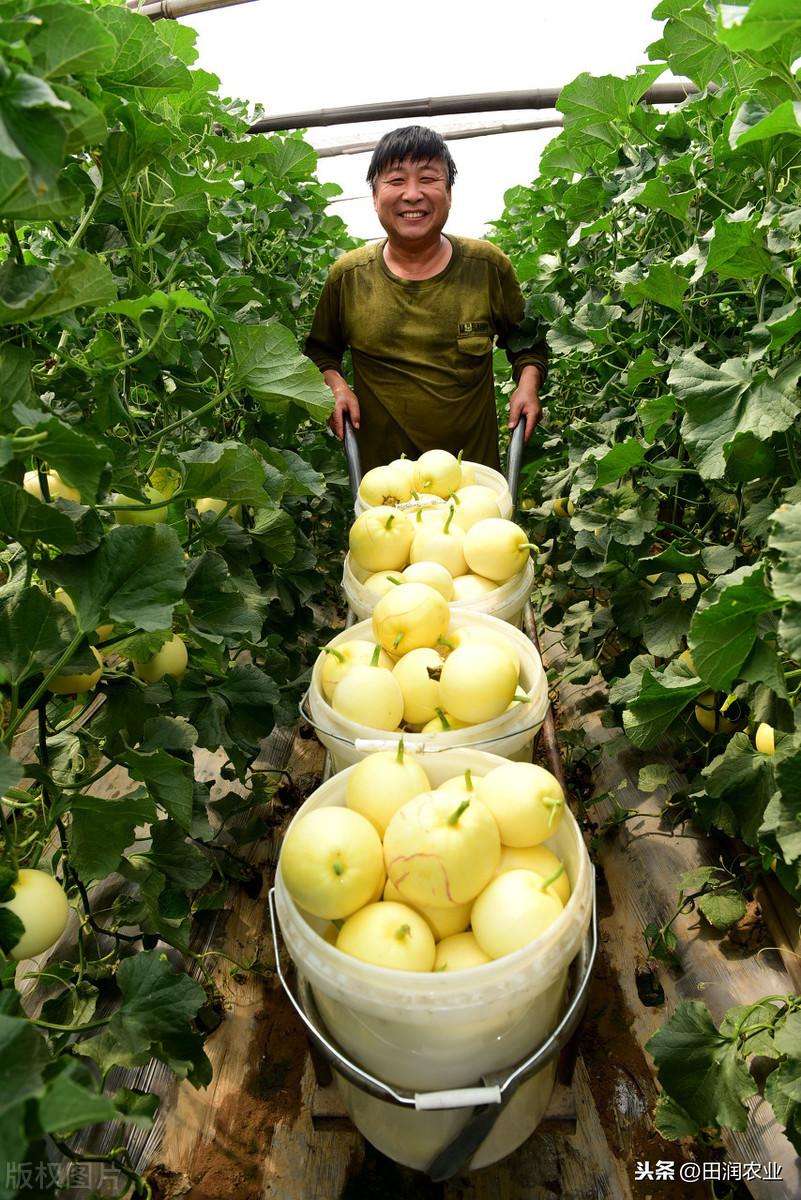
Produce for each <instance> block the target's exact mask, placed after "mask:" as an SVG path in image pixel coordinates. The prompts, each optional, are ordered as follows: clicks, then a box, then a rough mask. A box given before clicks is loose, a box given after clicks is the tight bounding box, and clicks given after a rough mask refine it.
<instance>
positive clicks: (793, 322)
mask: <svg viewBox="0 0 801 1200" xmlns="http://www.w3.org/2000/svg"><path fill="white" fill-rule="evenodd" d="M800 107H801V106H800ZM799 330H801V300H798V299H793V300H791V301H790V303H789V304H783V305H782V306H781V307H780V308H774V310H773V312H772V313H771V314H770V316H769V317H766V318H765V320H764V321H763V322H762V323H761V324H760V325H755V326H754V328H753V329H752V330H751V334H752V336H753V337H758V336H759V335H764V336H766V337H767V338H769V339H770V341H769V349H771V350H778V349H780V348H781V347H782V346H784V345H785V344H786V343H787V342H789V341H790V338H793V337H795V335H796V334H797V333H798V332H799Z"/></svg>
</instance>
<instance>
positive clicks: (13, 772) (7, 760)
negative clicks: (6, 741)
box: [0, 746, 25, 795]
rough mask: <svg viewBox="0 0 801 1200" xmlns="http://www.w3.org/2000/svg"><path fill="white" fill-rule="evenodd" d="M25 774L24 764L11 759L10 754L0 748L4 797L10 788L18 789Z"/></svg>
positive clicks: (0, 793) (0, 776) (1, 783)
mask: <svg viewBox="0 0 801 1200" xmlns="http://www.w3.org/2000/svg"><path fill="white" fill-rule="evenodd" d="M24 774H25V772H24V770H23V767H22V763H19V762H17V760H16V759H15V758H11V756H10V755H9V754H8V752H7V751H6V750H5V749H4V748H3V747H2V746H0V795H3V794H4V793H5V792H6V791H7V790H8V788H11V787H16V786H17V784H18V783H19V781H20V780H21V779H22V778H23V776H24Z"/></svg>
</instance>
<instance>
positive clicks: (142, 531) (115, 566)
mask: <svg viewBox="0 0 801 1200" xmlns="http://www.w3.org/2000/svg"><path fill="white" fill-rule="evenodd" d="M48 574H49V576H50V577H51V578H53V579H55V580H56V582H57V583H60V584H61V585H62V587H65V588H66V589H67V591H68V592H69V594H70V596H71V598H72V600H73V602H74V604H75V608H76V611H77V619H78V623H79V626H80V628H81V629H84V630H87V631H88V630H92V629H95V628H96V627H97V626H98V625H99V624H101V622H102V621H106V620H110V621H112V622H119V623H124V622H126V621H130V622H131V623H132V624H133V625H134V626H135V627H136V628H138V629H144V630H163V629H167V628H170V627H171V625H172V614H173V609H174V608H175V605H176V604H177V603H178V601H179V600H180V599H181V597H182V595H183V592H184V587H185V585H186V564H185V561H184V557H183V551H182V549H181V545H180V543H179V541H178V538H177V537H176V535H175V531H174V530H173V529H171V528H170V527H169V526H168V525H153V526H135V525H118V526H116V527H115V528H113V529H111V530H110V531H109V533H108V535H107V536H106V537H105V538H104V539H103V542H102V543H101V545H100V546H99V547H98V548H97V550H94V551H92V553H91V554H86V555H84V556H83V557H82V558H81V560H80V562H75V563H72V562H69V561H67V560H66V559H63V558H62V559H60V560H59V561H58V562H57V563H54V564H52V565H51V567H50V568H49V569H48Z"/></svg>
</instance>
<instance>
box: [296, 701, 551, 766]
mask: <svg viewBox="0 0 801 1200" xmlns="http://www.w3.org/2000/svg"><path fill="white" fill-rule="evenodd" d="M308 700H309V693H308V692H304V694H303V696H302V697H301V699H300V703H299V704H298V712H299V713H300V716H301V718H302V719H303V720H304V721H305V722H306V724H307V725H311V727H312V729H314V730H315V731H316V732H318V733H324V734H325V736H326V737H328V738H334V740H335V741H337V742H342V744H343V745H345V746H352V747H353V748H354V749H355V750H357V751H359V752H365V753H372V752H373V751H375V750H397V748H398V742H397V741H393V739H392V738H355V739H353V738H346V737H343V736H342V734H341V733H334V731H333V730H332V729H326V727H325V725H321V724H320V723H319V722H318V721H316V720H315V719H314V717H313V716H312V714H311V712H310V710H309V707H308ZM533 703H534V701H533V699H532V698H531V696H529V698H528V700H526V701H525V704H529V705H532V704H533ZM521 707H524V704H523V702H522V701H521ZM541 726H542V721H533V722H532V724H531V725H530V726H528V727H527V728H525V729H518V730H515V732H516V733H527V732H528V730H529V729H540V728H541ZM452 732H453V731H452ZM415 736H417V735H416V734H415ZM509 736H510V735H509V734H508V733H500V734H498V735H497V736H496V737H491V738H487V739H486V740H485V741H482V742H481V743H480V745H481V746H482V747H483V746H491V745H492V744H493V742H502V741H504V740H505V739H506V738H508V737H509ZM404 746H405V749H406V751H407V753H409V754H441V753H442V751H443V750H456V749H461V747H456V746H443V745H440V744H437V743H436V742H415V743H413V744H412V743H409V742H404ZM469 748H470V747H468V749H469ZM474 748H475V749H478V746H476V747H474Z"/></svg>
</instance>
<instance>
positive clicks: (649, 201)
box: [619, 179, 695, 221]
mask: <svg viewBox="0 0 801 1200" xmlns="http://www.w3.org/2000/svg"><path fill="white" fill-rule="evenodd" d="M694 194H695V193H694V192H692V191H689V192H677V191H674V190H673V189H672V188H670V187H669V186H668V184H667V183H665V181H664V180H662V179H649V180H648V181H647V183H641V184H640V183H638V184H635V185H634V186H633V187H631V188H629V190H628V191H627V192H624V193H623V195H622V196H620V197H619V200H620V202H621V203H634V204H640V205H642V206H643V207H644V208H650V209H653V210H655V211H656V212H666V213H668V215H669V216H671V217H676V219H677V220H679V221H686V220H687V213H688V210H689V207H690V204H691V202H692V199H693V196H694Z"/></svg>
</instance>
